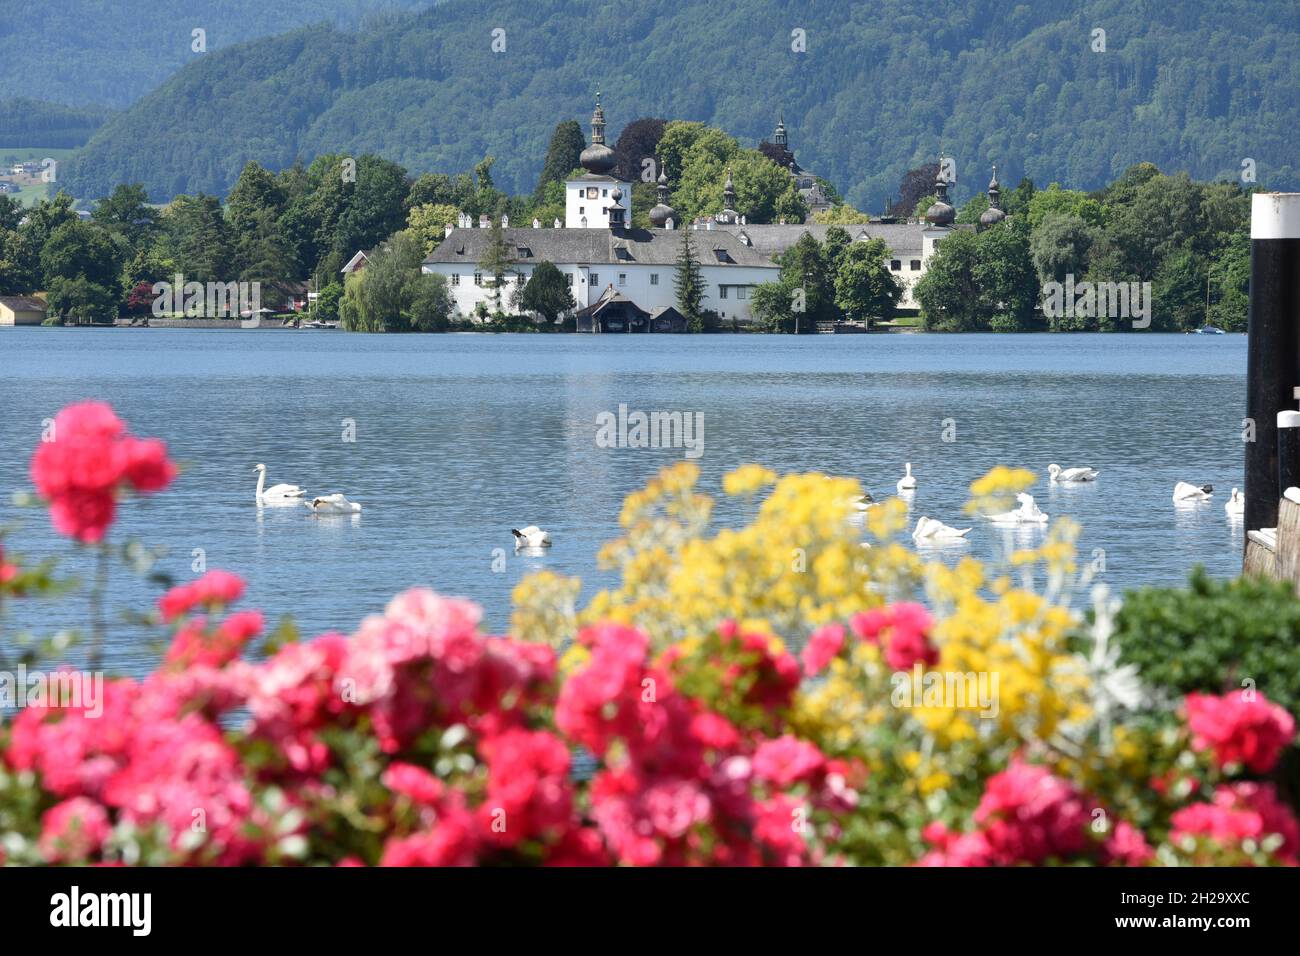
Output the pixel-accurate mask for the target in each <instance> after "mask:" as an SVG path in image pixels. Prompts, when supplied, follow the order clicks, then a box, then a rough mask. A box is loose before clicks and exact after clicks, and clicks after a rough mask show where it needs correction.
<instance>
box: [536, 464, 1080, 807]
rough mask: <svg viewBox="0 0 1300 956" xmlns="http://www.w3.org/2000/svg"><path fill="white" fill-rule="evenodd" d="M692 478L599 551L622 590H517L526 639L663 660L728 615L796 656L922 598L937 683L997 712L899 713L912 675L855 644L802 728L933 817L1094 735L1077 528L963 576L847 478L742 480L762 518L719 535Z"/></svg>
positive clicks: (539, 580) (814, 687)
mask: <svg viewBox="0 0 1300 956" xmlns="http://www.w3.org/2000/svg"><path fill="white" fill-rule="evenodd" d="M698 479H699V472H698V469H697V468H696V467H695V466H694V465H692V464H690V463H682V464H679V465H676V466H673V467H670V468H667V469H665V470H664V471H663V472H661V473H660V474H659V475H658V476H657V477H656V478H655V479H654V480H653V481H651V482H650V483H649V484H648V485H647V487H646V488H645V490H644V491H640V492H637V493H635V494H632V495H630V496H628V498H627V500H626V502H625V505H624V508H623V512H622V516H621V524H622V527H623V529H624V534H623V537H621V538H619V539H618V540H616V541H614V542H611V543H610V544H609V545H607V546H606V547H605V548H604V549H603V550H602V552H601V559H602V562H603V564H604V566H606V567H610V568H614V569H617V570H618V571H619V572H620V583H619V584H618V585H617V586H616V587H614V588H612V589H610V590H606V591H602V592H600V593H599V594H597V595H596V596H595V597H594V598H593V599H592V600H591V601H590V602H589V603H588V604H587V606H586V607H585V608H583V609H582V610H580V611H577V612H576V614H575V612H574V611H573V605H574V602H575V601H576V597H577V582H576V581H572V580H568V579H563V578H558V577H556V576H554V575H550V576H537V577H535V578H532V579H527V580H525V581H524V582H522V583H521V584H520V585H519V587H518V588H517V589H516V595H515V602H516V610H515V621H516V633H521V636H529V635H535V634H539V633H546V632H551V633H558V634H563V635H565V636H566V637H567V635H570V634H572V633H573V630H574V628H575V627H577V626H582V625H585V624H589V623H595V622H597V621H600V620H615V621H619V622H623V623H627V624H632V625H635V626H637V627H639V628H641V629H642V630H644V631H645V632H647V633H648V634H649V635H650V637H651V639H652V641H653V642H654V644H655V645H656V646H657V647H660V648H663V647H666V646H668V645H669V644H673V643H677V642H682V641H692V640H697V639H699V638H700V637H701V636H703V635H707V634H709V633H711V632H712V631H713V629H714V628H715V627H716V626H717V625H718V624H719V623H720V622H721V621H723V620H725V619H728V618H734V619H736V620H738V621H741V622H742V623H743V625H744V626H745V627H746V628H747V629H749V630H755V631H766V632H768V633H770V634H772V635H774V638H780V639H783V640H784V641H785V642H787V643H788V644H790V645H792V646H795V647H798V646H801V645H802V643H803V642H804V640H805V639H806V638H807V636H808V635H809V634H810V633H811V632H812V631H813V630H814V629H816V628H817V627H819V626H821V625H824V624H827V623H830V622H842V623H847V622H848V621H849V620H850V619H851V618H852V616H853V615H854V614H856V613H858V612H861V611H866V610H868V609H871V608H873V607H879V606H881V605H883V604H886V603H894V602H897V601H899V600H924V603H926V604H927V605H928V607H929V608H930V609H931V610H932V611H933V613H934V617H935V624H934V627H933V629H932V631H931V634H930V640H931V641H932V642H933V643H934V644H935V645H936V646H937V648H938V653H939V660H938V663H937V664H936V665H934V666H933V667H930V668H928V669H927V670H928V671H930V672H937V673H938V674H939V675H940V677H941V678H947V679H948V681H949V684H948V687H949V689H950V688H951V687H952V686H954V685H953V683H952V682H953V681H955V682H956V685H958V686H964V687H965V688H966V689H968V690H971V691H974V690H975V689H976V688H982V689H983V690H984V691H987V693H988V696H989V698H990V699H989V700H988V701H987V702H981V701H980V700H977V699H974V698H971V697H970V696H969V695H968V697H967V698H966V699H953V698H952V696H951V694H949V695H948V696H942V695H941V696H939V697H935V698H932V697H930V696H929V695H923V696H920V697H916V698H915V699H913V698H911V697H909V698H908V699H907V702H906V704H905V705H901V706H900V704H899V702H898V700H897V699H896V691H897V689H898V685H897V683H896V682H897V681H898V680H899V679H900V676H906V675H899V674H894V673H893V672H892V670H891V668H890V667H889V665H888V663H887V662H886V660H885V659H884V654H883V653H882V649H881V647H880V646H877V645H875V644H871V643H866V642H860V641H857V640H855V639H852V638H850V641H849V645H850V647H849V650H848V651H847V652H846V653H843V654H841V655H840V656H839V657H837V658H835V659H833V660H832V661H831V662H830V664H829V666H828V667H827V669H826V670H825V671H824V672H823V673H822V674H821V675H820V676H819V677H818V678H817V679H816V680H813V681H808V682H806V684H805V688H804V690H803V691H802V692H801V694H800V695H799V698H798V701H797V704H796V708H795V712H794V713H793V714H791V715H790V720H791V723H792V725H793V726H794V727H796V728H797V729H798V730H799V732H800V733H802V734H805V735H806V736H808V737H809V739H812V740H815V741H816V742H818V744H819V746H821V747H822V748H823V750H824V751H825V752H827V753H830V754H835V755H839V756H845V757H851V758H854V759H857V760H861V761H863V762H864V763H865V764H866V765H867V766H868V768H869V770H870V772H872V773H874V774H880V775H882V776H883V777H885V778H892V779H894V780H896V781H897V782H898V784H899V786H902V787H903V788H904V789H906V790H907V791H909V792H910V793H912V794H913V796H915V797H916V798H917V799H918V800H920V801H923V802H924V803H926V805H927V806H929V807H931V808H932V809H933V808H934V807H936V806H939V805H941V804H942V803H943V802H944V801H945V800H946V799H948V794H949V793H950V789H949V788H952V787H963V786H969V785H970V784H971V781H974V780H978V779H981V777H982V775H983V774H984V773H985V772H986V770H985V768H987V767H989V766H1002V765H1005V761H1006V759H1007V758H1008V757H1009V755H1010V754H1011V753H1013V752H1015V751H1019V750H1024V749H1025V748H1026V747H1037V748H1039V749H1042V748H1044V747H1046V748H1051V747H1052V745H1053V744H1052V742H1053V741H1054V740H1057V739H1062V740H1064V739H1066V738H1068V735H1069V733H1070V732H1071V730H1072V728H1076V727H1078V726H1082V725H1086V724H1087V722H1088V720H1089V717H1090V712H1089V702H1090V697H1089V685H1088V676H1087V669H1086V668H1085V667H1083V666H1081V660H1080V658H1079V656H1078V655H1077V654H1075V653H1073V652H1072V651H1071V649H1070V647H1069V646H1068V643H1067V639H1068V637H1069V636H1070V635H1071V634H1072V632H1074V631H1075V630H1076V629H1077V628H1078V625H1079V616H1078V615H1077V614H1076V613H1075V612H1073V611H1072V610H1070V609H1069V607H1068V597H1069V592H1070V590H1071V587H1072V582H1073V581H1074V577H1073V576H1074V573H1075V571H1076V565H1075V549H1074V541H1075V538H1076V537H1077V534H1078V528H1077V526H1075V525H1073V524H1072V523H1070V522H1066V521H1058V522H1057V523H1056V524H1054V525H1053V527H1052V529H1051V530H1050V531H1049V533H1048V534H1047V536H1046V538H1045V540H1044V542H1043V543H1042V544H1041V545H1040V546H1039V547H1037V548H1033V549H1024V550H1021V551H1018V552H1016V553H1014V554H1013V555H1011V556H1010V558H1009V560H1008V562H1007V567H1006V569H1005V571H997V572H990V570H989V569H987V568H986V567H985V566H984V565H983V564H981V563H980V562H979V561H976V560H974V559H972V558H969V557H967V558H963V559H961V560H960V561H958V562H956V563H955V564H954V565H952V566H948V565H945V564H943V563H941V562H938V561H935V562H931V563H927V562H925V561H923V560H922V559H921V558H919V557H918V556H917V555H916V554H915V553H914V552H913V551H912V550H911V549H910V548H908V547H905V546H904V545H903V544H901V543H900V542H899V541H898V540H896V539H897V538H898V536H899V533H900V532H902V531H903V530H904V529H905V527H906V524H907V508H906V506H905V505H904V503H903V502H901V501H899V500H898V499H890V500H888V501H886V502H883V503H881V504H878V505H875V506H872V507H870V508H868V509H867V510H866V511H860V510H859V507H860V505H859V502H860V500H861V497H862V489H861V487H860V485H859V484H858V482H857V481H855V480H852V479H847V478H836V477H828V476H825V475H821V474H793V475H785V476H781V477H778V476H777V475H775V474H774V473H772V472H771V471H768V470H767V469H764V468H761V467H758V466H754V465H747V466H745V467H742V468H739V469H737V470H736V471H734V472H732V473H730V474H728V475H727V476H726V477H725V478H724V480H723V488H724V490H725V491H726V492H727V494H729V495H731V496H733V497H736V498H740V499H742V500H743V501H745V502H746V504H745V507H746V508H748V509H749V510H748V513H749V514H750V516H751V517H750V519H749V521H748V523H746V524H744V525H743V526H741V527H738V528H721V529H718V530H716V531H713V530H712V529H711V528H710V523H711V519H712V515H713V504H714V502H713V500H712V498H710V497H709V496H708V495H705V494H703V493H701V492H700V491H698V490H697V488H696V485H697V482H698ZM1033 481H1034V476H1033V474H1032V473H1030V472H1027V471H1024V470H1023V469H1007V468H997V469H994V470H993V471H992V472H990V473H989V474H988V475H986V476H985V477H984V478H981V479H980V480H978V481H976V482H974V483H973V484H972V486H971V495H972V501H971V504H970V505H969V506H968V507H970V508H972V510H976V511H979V512H987V510H988V509H989V508H990V507H991V506H995V505H996V503H997V502H998V501H1000V500H1001V499H1003V498H1007V497H1009V496H1011V495H1014V494H1015V493H1016V492H1017V491H1020V490H1023V489H1024V488H1027V487H1029V486H1030V484H1032V482H1033ZM765 489H766V494H765V495H762V493H763V491H764V490H765ZM760 496H761V497H760ZM1040 585H1041V586H1040ZM551 639H552V640H554V638H553V637H552V638H551ZM571 663H572V662H571V661H566V666H568V665H569V664H571ZM981 681H983V683H981ZM963 682H964V683H963ZM1063 752H1065V751H1062V753H1063ZM1080 772H1081V771H1080Z"/></svg>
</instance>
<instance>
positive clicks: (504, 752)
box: [0, 411, 1300, 866]
mask: <svg viewBox="0 0 1300 956" xmlns="http://www.w3.org/2000/svg"><path fill="white" fill-rule="evenodd" d="M78 414H79V415H84V413H78ZM108 415H111V411H109V412H108ZM93 419H94V420H93V421H90V422H89V425H87V426H86V427H87V428H88V429H89V430H88V431H87V430H86V429H82V426H81V425H77V428H78V429H81V430H80V431H74V432H73V434H75V435H77V436H79V437H78V438H77V441H78V442H79V444H78V446H77V448H76V450H75V453H74V452H69V451H66V450H59V451H56V452H49V451H44V450H42V451H38V453H37V459H39V461H37V460H34V462H33V472H34V474H38V475H39V476H40V477H39V480H38V483H37V484H38V490H40V491H41V492H42V494H43V495H44V496H45V497H46V498H47V499H49V500H50V501H51V503H52V505H55V506H57V504H58V501H59V496H60V495H65V494H71V493H72V492H71V491H69V490H68V489H73V488H77V489H82V490H84V489H85V488H88V487H90V485H88V484H86V482H90V484H93V485H94V486H95V487H96V488H99V489H101V490H100V491H99V492H98V493H99V494H101V495H104V496H109V497H112V499H113V501H114V502H116V498H117V495H118V489H119V487H120V485H121V482H123V481H124V480H125V481H126V482H128V483H130V484H132V485H133V486H134V487H135V488H137V489H138V490H155V489H159V488H161V487H163V486H164V485H166V484H167V483H168V482H169V481H170V480H171V479H172V477H173V475H174V469H171V467H170V462H166V458H165V453H164V452H163V451H162V449H161V446H160V445H154V444H149V445H145V446H133V445H131V444H130V442H137V441H139V440H137V439H124V438H122V437H121V436H123V435H124V434H125V431H124V429H123V428H121V427H120V422H117V420H116V418H115V416H114V417H112V418H111V419H110V418H109V417H107V416H106V415H105V414H104V413H103V412H102V411H97V412H96V413H95V415H94V416H93ZM96 423H98V424H96ZM114 423H116V424H114ZM74 424H76V423H75V422H74ZM92 426H93V427H92ZM86 436H89V437H86ZM60 440H61V438H56V439H55V442H54V444H56V445H57V443H58V441H60ZM123 442H126V443H127V447H126V448H125V449H124V448H123V447H122V444H123ZM96 456H103V457H106V458H107V459H108V460H107V462H104V461H100V460H99V459H98V458H97V457H96ZM132 461H135V462H136V465H135V466H132V465H131V464H130V463H131V462H132ZM164 462H165V464H163V463H164ZM132 467H135V468H136V469H138V471H137V472H136V473H135V474H136V477H134V478H133V477H132V474H133V472H132ZM124 475H125V476H126V477H125V479H124V478H123V476H124ZM77 476H82V477H77ZM85 476H89V477H85ZM110 478H111V480H110ZM1031 478H1032V476H1025V475H1022V474H1020V473H1018V472H1007V471H1005V470H1002V471H999V472H997V473H994V474H993V476H992V477H991V478H985V479H982V480H981V482H977V483H976V486H975V487H973V489H972V492H973V495H974V497H975V498H976V500H977V501H978V500H980V499H985V498H988V497H989V496H996V495H1000V494H1004V493H1006V492H1007V491H1008V489H1014V488H1019V487H1023V486H1024V485H1025V484H1026V483H1027V482H1028V481H1029V480H1031ZM74 479H75V481H74ZM697 479H698V474H697V472H696V470H695V468H694V467H693V466H691V465H689V464H687V465H681V466H677V467H674V468H670V469H667V470H665V471H664V472H662V473H661V474H660V475H658V476H657V477H656V478H655V479H654V480H653V481H651V482H650V484H649V485H648V486H647V488H646V489H645V490H644V491H642V492H638V493H636V494H633V495H631V496H629V498H628V500H627V502H626V504H625V507H624V510H623V514H622V516H621V520H622V527H623V529H624V535H623V537H622V538H620V539H619V540H617V541H615V542H613V543H611V544H610V545H609V546H607V547H606V549H605V550H604V552H603V553H602V561H604V562H605V563H606V564H607V565H608V566H610V567H612V568H615V569H617V570H618V571H619V572H620V574H621V580H620V583H619V584H618V586H617V587H615V588H613V589H611V590H609V591H606V592H601V593H599V594H596V595H594V596H593V597H592V598H591V600H590V601H588V602H587V603H586V604H585V606H583V605H581V604H580V602H579V600H578V598H579V595H580V583H579V582H577V581H574V580H568V579H563V578H560V577H558V576H555V575H551V574H540V575H535V576H533V577H531V578H529V579H526V580H525V581H524V582H522V583H521V584H520V585H519V587H518V588H517V591H516V596H515V601H516V608H515V615H514V619H513V624H512V628H511V630H512V634H511V635H510V636H505V637H494V636H489V635H485V634H483V633H482V632H481V630H480V628H479V619H480V615H479V610H478V608H477V607H476V606H474V605H473V604H471V603H469V602H466V601H461V600H455V599H450V598H445V597H441V596H438V595H436V594H433V593H431V592H429V591H424V590H412V591H408V592H406V593H403V594H400V595H398V596H397V597H395V598H393V600H392V601H391V602H390V603H389V605H388V607H387V608H386V609H385V611H384V612H383V613H382V614H377V615H373V616H371V617H369V618H367V619H366V620H365V621H364V622H363V623H362V624H361V626H360V627H359V628H358V630H357V632H356V633H355V634H352V635H341V634H326V635H322V636H319V637H316V638H315V639H312V640H309V641H301V642H300V641H292V640H291V641H287V642H282V641H279V640H276V641H273V642H269V643H267V644H264V645H259V644H258V642H259V640H261V639H262V638H263V636H264V635H263V631H264V622H263V620H262V616H261V615H260V614H258V613H257V612H255V611H251V610H237V609H235V606H236V605H238V603H239V602H240V600H241V598H242V595H243V582H242V581H241V580H240V579H239V578H238V577H237V576H236V575H234V574H231V573H228V572H223V571H211V572H208V573H207V574H206V575H204V576H202V577H199V578H197V579H196V580H194V581H192V582H190V583H188V584H184V585H181V586H180V587H177V588H174V589H172V590H170V591H169V592H168V593H167V594H165V595H163V596H162V597H161V598H160V600H159V603H158V608H157V612H156V614H155V616H154V626H156V627H158V628H160V629H167V633H168V634H169V641H170V648H169V649H168V651H167V652H166V653H165V655H164V656H163V659H162V660H161V661H160V663H159V665H158V667H157V669H156V670H155V671H154V672H153V673H151V674H150V675H149V676H147V677H145V678H144V679H142V680H131V679H110V680H108V681H106V682H105V683H104V685H103V695H102V699H101V700H98V701H94V702H88V701H85V700H82V701H75V700H46V701H44V702H42V703H39V704H35V705H33V704H31V703H30V702H28V705H27V706H23V707H21V709H19V710H18V711H17V716H16V717H13V719H11V720H8V722H7V723H6V724H4V725H3V727H0V751H2V754H3V760H2V762H0V859H3V860H4V861H5V862H8V863H11V864H36V863H97V862H121V863H127V864H221V865H237V864H255V863H261V864H317V865H320V864H325V865H376V864H384V865H470V864H548V865H606V864H628V865H684V864H692V865H693V864H723V865H804V864H829V865H837V864H891V865H897V864H902V865H906V864H925V865H979V866H988V865H1013V864H1048V863H1093V864H1117V865H1147V864H1169V865H1177V864H1189V863H1195V864H1256V865H1258V864H1270V863H1282V864H1294V863H1295V862H1296V861H1297V854H1300V830H1298V829H1297V824H1296V820H1295V817H1294V816H1293V813H1292V810H1291V808H1290V807H1289V806H1288V804H1287V802H1286V801H1285V800H1284V799H1283V798H1282V797H1281V796H1280V795H1279V792H1278V791H1277V790H1276V789H1275V786H1274V784H1273V782H1272V781H1271V780H1270V779H1269V774H1270V773H1271V772H1272V771H1273V769H1274V767H1275V765H1276V764H1277V763H1278V761H1279V758H1280V757H1281V755H1282V754H1283V753H1284V751H1286V750H1287V749H1288V748H1290V747H1291V745H1292V743H1293V741H1294V737H1295V723H1294V719H1293V716H1292V715H1291V714H1290V713H1289V712H1288V711H1287V710H1285V709H1284V708H1283V707H1280V706H1278V705H1276V704H1272V703H1270V702H1269V701H1268V700H1267V698H1266V696H1265V694H1264V693H1263V692H1262V690H1260V691H1257V690H1255V689H1254V688H1253V686H1252V688H1251V689H1250V690H1249V691H1241V690H1229V691H1228V692H1226V693H1216V694H1209V693H1193V694H1189V695H1187V696H1186V697H1185V698H1184V697H1183V696H1182V695H1181V694H1179V695H1169V694H1162V693H1160V692H1158V689H1152V688H1146V687H1143V686H1142V684H1141V683H1140V682H1139V681H1138V679H1137V677H1136V676H1135V674H1134V673H1132V670H1131V668H1124V667H1121V666H1120V665H1119V664H1118V663H1117V660H1116V657H1115V654H1114V651H1113V648H1111V647H1110V645H1109V643H1108V642H1109V641H1110V639H1111V637H1112V634H1111V619H1112V616H1113V615H1112V614H1111V612H1110V610H1108V607H1107V605H1106V602H1105V600H1104V599H1102V600H1100V601H1099V603H1098V612H1097V614H1096V616H1095V619H1094V620H1093V621H1091V622H1088V621H1086V620H1085V617H1084V615H1082V614H1081V613H1079V611H1077V610H1076V609H1074V608H1072V607H1071V606H1070V599H1071V597H1072V595H1073V594H1074V592H1075V591H1076V590H1077V589H1078V588H1079V586H1080V585H1081V584H1087V583H1088V580H1087V579H1088V572H1087V571H1085V572H1083V574H1080V573H1079V571H1078V569H1077V567H1076V564H1075V560H1074V548H1073V541H1074V538H1075V535H1076V534H1077V529H1076V528H1073V527H1072V526H1070V525H1069V524H1068V523H1059V524H1058V525H1056V526H1054V527H1053V529H1052V530H1051V531H1050V532H1049V533H1048V534H1047V535H1046V537H1045V539H1044V540H1043V543H1042V544H1041V546H1040V547H1038V548H1036V549H1026V550H1021V551H1017V552H1015V553H1014V554H1013V555H1009V556H1008V560H1007V561H1006V567H1005V568H1004V569H991V568H988V567H985V566H983V565H981V564H980V563H979V562H976V561H973V560H971V559H969V558H966V559H962V560H960V561H958V562H957V563H956V564H955V565H954V566H952V567H948V566H945V565H944V564H942V563H939V562H927V561H925V560H922V558H920V557H919V556H918V555H917V554H916V553H914V552H913V551H911V550H910V549H909V548H906V547H904V546H903V545H902V544H900V543H899V542H898V541H896V540H895V538H896V536H897V535H898V534H899V532H900V531H901V530H902V529H903V527H904V525H905V522H906V509H905V507H904V506H903V505H902V503H901V502H899V501H896V500H892V501H889V502H885V503H883V504H881V505H879V506H877V507H874V508H871V509H870V510H868V511H867V512H866V513H865V515H860V514H859V512H858V511H857V510H856V507H855V504H854V503H855V501H856V500H857V499H858V498H859V496H860V495H861V489H860V488H859V487H858V486H857V484H856V482H854V481H851V480H848V479H841V478H828V477H825V476H822V475H818V474H806V475H787V476H784V477H778V476H777V475H775V474H773V473H771V472H768V471H766V470H764V469H761V468H758V467H756V466H746V467H745V468H742V469H740V470H738V471H737V472H734V473H732V474H731V475H729V476H728V477H727V478H726V480H725V481H724V489H725V491H726V493H727V494H730V495H732V496H734V497H735V498H736V499H737V502H738V505H739V506H740V507H741V508H744V509H748V514H749V515H750V516H751V517H750V518H749V520H748V521H747V522H746V523H744V524H743V525H742V526H741V527H738V528H721V529H717V530H716V531H715V530H714V529H713V528H712V523H713V511H714V508H713V505H714V502H713V500H712V499H711V498H710V497H709V496H707V495H705V494H704V493H702V492H701V491H699V490H698V489H697V487H696V485H697ZM78 493H81V492H80V491H79V492H78ZM73 510H74V511H77V513H79V514H80V513H82V512H81V511H79V510H78V509H73ZM85 514H87V515H89V516H90V517H91V518H94V520H93V521H90V522H89V524H88V523H87V522H86V521H81V520H78V521H74V522H70V523H69V522H66V521H64V520H63V519H62V518H59V517H58V516H57V515H56V526H57V527H59V528H60V530H64V531H65V532H66V533H68V534H70V535H72V536H74V537H76V538H78V539H80V540H84V541H97V540H99V539H100V538H102V537H103V534H104V533H105V532H106V531H107V530H108V528H109V526H110V524H111V517H112V512H111V510H109V511H108V512H105V509H104V508H103V507H97V508H93V509H88V510H86V512H85ZM105 515H107V518H108V519H109V520H107V521H101V520H100V519H101V518H103V517H104V516H105ZM864 538H865V541H864ZM866 545H869V546H866ZM40 580H42V579H40V578H38V577H36V576H34V572H32V571H30V570H29V569H27V566H26V565H25V563H24V562H23V560H22V559H21V558H19V557H16V556H14V555H12V554H8V556H6V552H4V551H0V602H3V601H12V600H23V599H25V595H26V594H27V592H28V591H29V590H30V589H32V587H33V586H34V585H35V584H37V583H39V581H40ZM0 650H3V648H0ZM3 689H4V685H3V684H2V683H0V694H2V693H3ZM0 700H2V698H0ZM9 703H11V704H12V703H13V701H12V700H11V701H9ZM575 756H580V757H581V760H580V761H575ZM579 768H581V769H579Z"/></svg>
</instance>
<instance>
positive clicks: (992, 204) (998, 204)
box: [979, 164, 1007, 229]
mask: <svg viewBox="0 0 1300 956" xmlns="http://www.w3.org/2000/svg"><path fill="white" fill-rule="evenodd" d="M1006 218H1007V214H1006V213H1005V212H1003V210H1002V187H1001V186H1000V185H998V167H997V165H996V164H995V165H994V166H993V178H992V179H990V180H989V208H988V209H985V210H984V212H983V213H981V214H980V225H979V227H980V229H987V228H988V227H989V226H995V225H997V224H998V223H1000V222H1001V221H1002V220H1004V219H1006Z"/></svg>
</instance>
